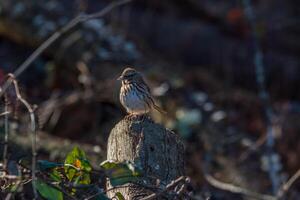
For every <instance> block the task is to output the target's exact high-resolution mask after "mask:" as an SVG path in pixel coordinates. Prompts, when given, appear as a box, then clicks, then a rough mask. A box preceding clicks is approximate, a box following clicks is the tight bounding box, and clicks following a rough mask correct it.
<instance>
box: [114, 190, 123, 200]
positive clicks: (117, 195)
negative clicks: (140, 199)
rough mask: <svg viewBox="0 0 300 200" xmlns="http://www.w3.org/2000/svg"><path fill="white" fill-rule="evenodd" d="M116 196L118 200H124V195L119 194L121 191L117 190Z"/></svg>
mask: <svg viewBox="0 0 300 200" xmlns="http://www.w3.org/2000/svg"><path fill="white" fill-rule="evenodd" d="M115 196H116V197H118V199H119V200H125V198H124V196H123V195H122V194H121V192H117V193H116V194H115Z"/></svg>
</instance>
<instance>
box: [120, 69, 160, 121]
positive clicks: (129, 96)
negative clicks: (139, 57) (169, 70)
mask: <svg viewBox="0 0 300 200" xmlns="http://www.w3.org/2000/svg"><path fill="white" fill-rule="evenodd" d="M118 80H121V81H122V86H121V91H120V102H121V104H122V105H123V106H124V107H125V109H126V111H127V112H128V113H129V114H133V115H141V114H145V113H148V112H149V111H150V110H151V109H152V108H154V109H156V110H157V111H159V112H161V113H166V112H165V111H163V110H162V109H161V108H160V107H158V106H157V105H156V104H155V102H154V100H153V97H152V95H151V92H150V89H149V87H148V85H147V84H146V83H145V81H144V79H143V76H142V74H141V73H140V72H138V71H136V70H135V69H133V68H130V67H128V68H126V69H124V71H123V72H122V74H121V76H120V77H119V78H118Z"/></svg>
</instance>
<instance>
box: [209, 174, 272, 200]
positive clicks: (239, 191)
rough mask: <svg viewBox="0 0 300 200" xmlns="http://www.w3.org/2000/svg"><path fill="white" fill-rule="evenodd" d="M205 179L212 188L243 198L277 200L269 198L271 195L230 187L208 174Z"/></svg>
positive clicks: (228, 184)
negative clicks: (242, 196)
mask: <svg viewBox="0 0 300 200" xmlns="http://www.w3.org/2000/svg"><path fill="white" fill-rule="evenodd" d="M205 179H206V181H207V182H208V183H209V184H211V185H212V186H214V187H216V188H218V189H221V190H224V191H228V192H231V193H235V194H241V195H244V196H248V197H252V198H254V199H257V200H276V199H277V198H276V197H274V196H271V195H266V194H259V193H257V192H253V191H250V190H247V189H245V188H242V187H239V186H235V185H232V184H230V183H224V182H221V181H219V180H217V179H215V178H214V177H212V176H211V175H208V174H206V175H205Z"/></svg>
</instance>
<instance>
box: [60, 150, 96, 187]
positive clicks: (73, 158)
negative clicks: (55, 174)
mask: <svg viewBox="0 0 300 200" xmlns="http://www.w3.org/2000/svg"><path fill="white" fill-rule="evenodd" d="M64 169H65V173H66V176H67V177H68V179H69V180H70V181H72V180H73V179H75V178H77V177H78V176H82V177H81V179H80V180H81V181H80V183H82V184H89V183H90V177H89V172H90V171H91V170H92V166H91V164H90V162H89V161H88V159H87V157H86V155H85V153H84V151H83V150H81V149H80V148H78V147H74V149H73V150H72V151H71V152H70V153H69V154H68V155H67V157H66V160H65V166H64Z"/></svg>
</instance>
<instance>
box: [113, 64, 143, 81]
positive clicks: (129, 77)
mask: <svg viewBox="0 0 300 200" xmlns="http://www.w3.org/2000/svg"><path fill="white" fill-rule="evenodd" d="M140 79H142V75H141V74H140V73H139V72H138V71H136V70H135V69H133V68H131V67H127V68H125V69H124V70H123V72H122V74H121V76H119V78H118V80H120V81H122V82H124V83H126V82H136V81H139V80H140Z"/></svg>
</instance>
